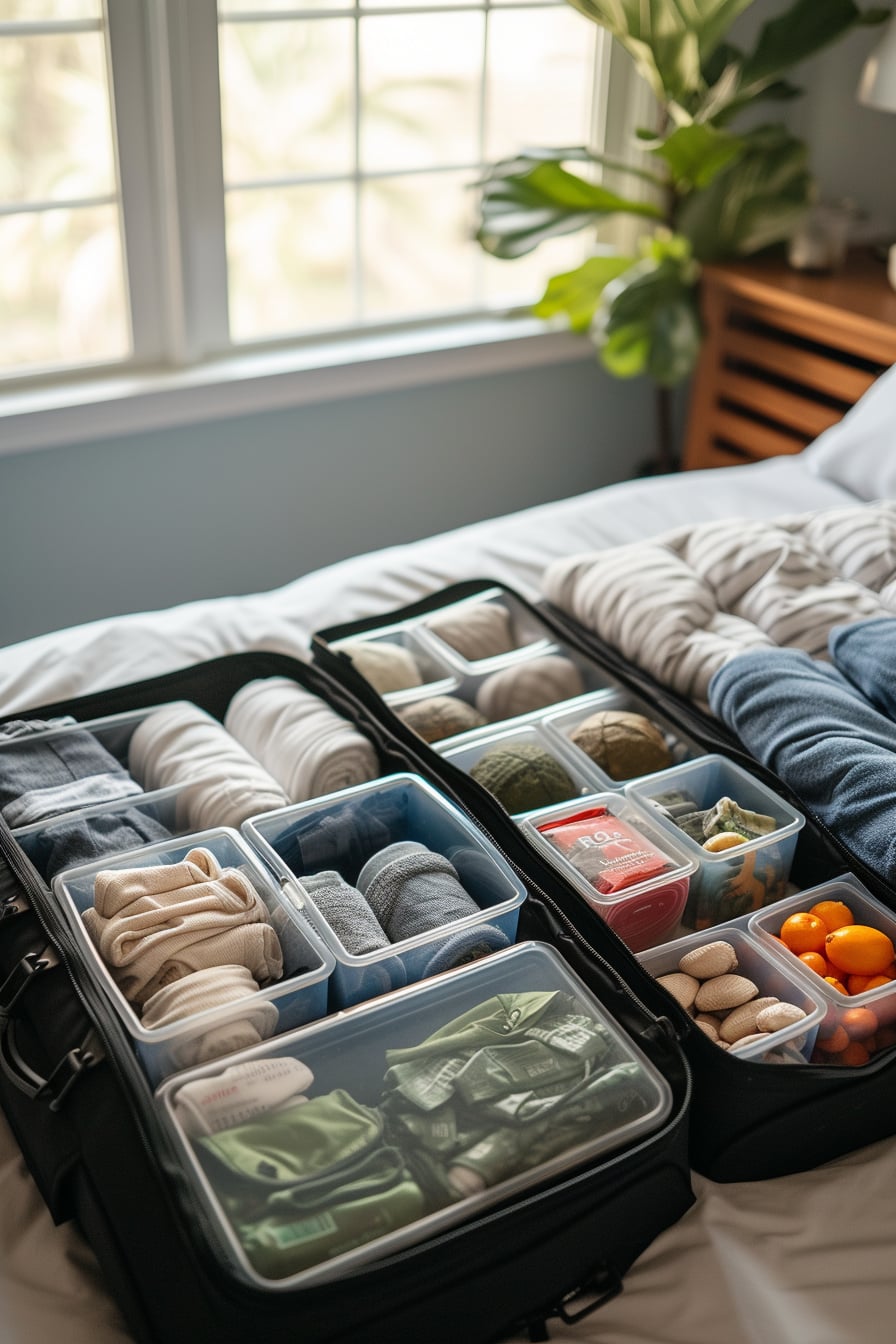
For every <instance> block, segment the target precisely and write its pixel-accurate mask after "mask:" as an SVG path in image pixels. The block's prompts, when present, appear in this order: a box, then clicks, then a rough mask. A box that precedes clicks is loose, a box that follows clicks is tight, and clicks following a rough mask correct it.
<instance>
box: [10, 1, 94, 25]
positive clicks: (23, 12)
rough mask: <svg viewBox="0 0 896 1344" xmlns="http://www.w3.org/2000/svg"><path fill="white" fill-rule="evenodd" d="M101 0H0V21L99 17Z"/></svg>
mask: <svg viewBox="0 0 896 1344" xmlns="http://www.w3.org/2000/svg"><path fill="white" fill-rule="evenodd" d="M102 16H103V0H0V23H7V22H9V21H11V20H15V19H21V20H22V21H23V22H24V23H36V22H38V21H39V20H41V19H100V18H102Z"/></svg>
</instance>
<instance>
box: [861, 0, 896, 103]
mask: <svg viewBox="0 0 896 1344" xmlns="http://www.w3.org/2000/svg"><path fill="white" fill-rule="evenodd" d="M857 97H858V100H859V102H860V103H864V104H865V106H866V107H879V108H880V109H881V111H883V112H896V16H894V17H893V18H892V19H891V20H890V22H889V23H888V25H887V28H886V31H885V32H884V35H883V37H882V38H881V40H880V41H879V42H878V44H877V46H876V47H875V48H874V50H873V51H872V53H871V55H870V56H869V57H868V59H867V61H866V62H865V68H864V69H863V71H862V78H861V79H860V80H859V90H858V94H857Z"/></svg>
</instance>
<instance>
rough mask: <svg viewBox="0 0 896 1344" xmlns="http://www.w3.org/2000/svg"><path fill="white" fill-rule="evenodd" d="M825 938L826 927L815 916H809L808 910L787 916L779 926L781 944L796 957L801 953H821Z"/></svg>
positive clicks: (826, 935)
mask: <svg viewBox="0 0 896 1344" xmlns="http://www.w3.org/2000/svg"><path fill="white" fill-rule="evenodd" d="M827 937H828V930H827V925H826V924H825V923H824V921H823V920H821V919H819V918H818V916H817V915H810V914H809V911H808V910H799V911H797V913H796V914H793V915H788V916H787V918H786V919H785V921H784V923H783V924H782V925H781V940H782V942H783V943H785V944H786V946H787V947H789V948H790V950H791V952H795V953H796V955H797V956H799V954H800V953H801V952H823V951H824V942H825V939H826V938H827Z"/></svg>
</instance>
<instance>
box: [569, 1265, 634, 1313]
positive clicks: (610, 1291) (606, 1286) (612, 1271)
mask: <svg viewBox="0 0 896 1344" xmlns="http://www.w3.org/2000/svg"><path fill="white" fill-rule="evenodd" d="M621 1292H622V1277H621V1275H620V1274H619V1271H618V1270H617V1269H616V1268H615V1266H613V1265H608V1264H606V1263H604V1264H602V1265H599V1266H598V1267H597V1269H596V1270H595V1271H594V1273H593V1274H592V1275H591V1277H590V1278H589V1279H588V1281H587V1282H586V1283H583V1284H582V1286H581V1287H580V1288H573V1289H572V1290H571V1291H570V1292H568V1293H564V1294H563V1296H562V1297H561V1299H560V1301H559V1302H558V1303H557V1305H556V1307H555V1308H554V1313H553V1314H554V1315H556V1316H559V1317H560V1319H561V1321H563V1322H564V1323H565V1324H566V1325H575V1323H576V1321H581V1320H583V1319H584V1318H585V1317H586V1316H590V1315H591V1313H592V1311H597V1309H598V1307H602V1306H603V1305H604V1303H605V1302H609V1301H610V1299H611V1298H614V1297H616V1296H617V1295H618V1294H619V1293H621ZM583 1299H587V1300H586V1301H585V1305H584V1306H579V1307H578V1308H577V1309H575V1310H572V1305H571V1304H572V1303H574V1302H580V1301H581V1300H583Z"/></svg>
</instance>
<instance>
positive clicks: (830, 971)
mask: <svg viewBox="0 0 896 1344" xmlns="http://www.w3.org/2000/svg"><path fill="white" fill-rule="evenodd" d="M825 966H826V967H827V970H826V971H825V976H830V977H831V978H832V979H833V980H841V981H842V979H843V972H842V971H841V970H840V968H839V967H838V966H834V965H833V963H832V962H830V961H826V962H825Z"/></svg>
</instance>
